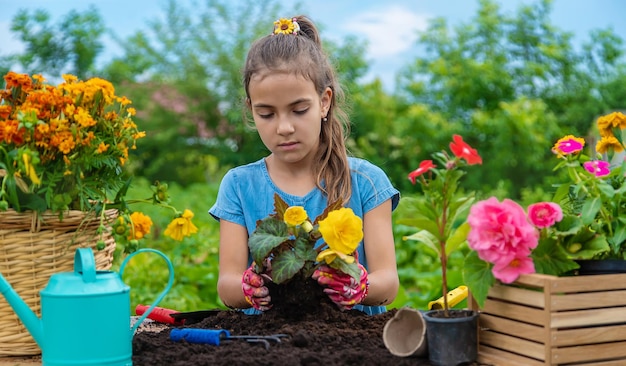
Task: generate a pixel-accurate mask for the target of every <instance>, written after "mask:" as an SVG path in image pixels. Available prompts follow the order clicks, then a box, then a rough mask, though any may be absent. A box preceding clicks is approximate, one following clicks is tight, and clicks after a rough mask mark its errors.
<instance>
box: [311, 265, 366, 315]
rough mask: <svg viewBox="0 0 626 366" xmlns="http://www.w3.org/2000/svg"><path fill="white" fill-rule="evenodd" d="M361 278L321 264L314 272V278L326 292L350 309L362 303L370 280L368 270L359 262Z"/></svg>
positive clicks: (334, 300) (341, 305) (340, 304)
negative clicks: (357, 278) (356, 278)
mask: <svg viewBox="0 0 626 366" xmlns="http://www.w3.org/2000/svg"><path fill="white" fill-rule="evenodd" d="M359 269H360V270H361V278H360V279H359V280H358V281H356V280H355V279H354V278H352V276H350V275H348V274H346V273H343V272H341V271H340V270H337V269H334V268H331V267H328V266H326V265H323V266H320V267H319V268H318V269H317V270H315V272H313V279H314V280H316V281H317V282H318V283H319V284H320V285H322V286H323V287H325V288H324V293H326V295H328V297H329V298H330V299H331V300H332V301H333V302H334V303H335V304H337V306H338V307H339V308H340V309H342V310H350V309H352V307H354V305H356V304H360V303H361V301H363V299H365V297H366V296H367V290H368V287H369V282H368V280H367V271H366V270H365V268H364V267H363V266H362V265H361V264H359Z"/></svg>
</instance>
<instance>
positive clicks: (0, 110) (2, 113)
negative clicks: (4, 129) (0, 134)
mask: <svg viewBox="0 0 626 366" xmlns="http://www.w3.org/2000/svg"><path fill="white" fill-rule="evenodd" d="M10 115H11V106H10V105H8V104H7V105H0V118H2V119H7V118H9V116H10Z"/></svg>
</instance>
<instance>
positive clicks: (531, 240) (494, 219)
mask: <svg viewBox="0 0 626 366" xmlns="http://www.w3.org/2000/svg"><path fill="white" fill-rule="evenodd" d="M467 222H468V224H469V225H470V232H469V234H468V236H467V241H468V244H469V247H470V248H472V249H473V250H475V251H476V252H477V253H478V256H479V257H480V258H481V259H482V260H484V261H487V262H490V263H502V262H506V263H509V262H511V261H512V260H513V259H514V258H520V257H524V256H528V255H530V252H531V250H532V249H533V248H535V247H536V246H537V243H538V242H539V232H538V231H537V229H536V228H535V227H534V226H533V225H532V224H531V223H530V222H529V221H528V219H527V218H526V213H525V212H524V209H523V208H522V206H520V205H519V204H518V203H516V202H515V201H512V200H510V199H505V200H504V201H502V202H499V201H498V199H497V198H495V197H491V198H489V199H487V200H483V201H479V202H477V203H476V204H474V205H473V206H472V208H471V209H470V213H469V216H468V218H467Z"/></svg>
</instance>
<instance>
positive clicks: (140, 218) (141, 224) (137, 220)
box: [128, 212, 152, 240]
mask: <svg viewBox="0 0 626 366" xmlns="http://www.w3.org/2000/svg"><path fill="white" fill-rule="evenodd" d="M130 220H131V221H132V223H133V230H131V231H130V234H129V235H128V240H133V239H141V238H143V237H144V236H145V235H146V234H148V233H149V232H150V228H151V227H152V219H151V218H150V217H149V216H146V215H144V214H143V213H142V212H133V213H132V214H130Z"/></svg>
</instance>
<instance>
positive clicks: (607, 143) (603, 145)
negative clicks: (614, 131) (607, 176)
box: [596, 135, 624, 154]
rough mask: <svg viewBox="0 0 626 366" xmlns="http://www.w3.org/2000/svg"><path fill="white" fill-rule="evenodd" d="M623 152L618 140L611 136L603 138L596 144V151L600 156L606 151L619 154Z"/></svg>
mask: <svg viewBox="0 0 626 366" xmlns="http://www.w3.org/2000/svg"><path fill="white" fill-rule="evenodd" d="M623 150H624V146H622V144H621V143H620V142H619V140H618V139H617V138H616V137H615V136H613V135H611V136H603V137H602V139H601V140H600V141H598V143H597V144H596V151H597V152H599V153H600V154H605V153H606V152H607V151H614V152H620V151H623Z"/></svg>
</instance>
